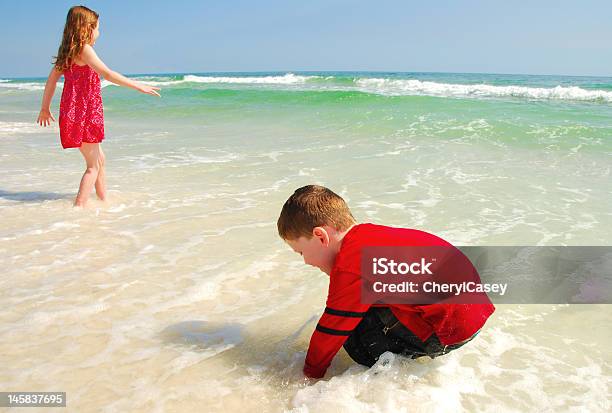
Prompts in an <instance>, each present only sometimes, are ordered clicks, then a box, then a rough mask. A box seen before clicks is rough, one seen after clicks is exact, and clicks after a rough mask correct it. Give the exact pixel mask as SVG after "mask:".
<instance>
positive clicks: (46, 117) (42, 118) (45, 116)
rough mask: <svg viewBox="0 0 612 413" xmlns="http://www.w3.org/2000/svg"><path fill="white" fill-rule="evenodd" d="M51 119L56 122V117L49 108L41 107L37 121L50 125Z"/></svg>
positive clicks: (41, 124) (40, 123)
mask: <svg viewBox="0 0 612 413" xmlns="http://www.w3.org/2000/svg"><path fill="white" fill-rule="evenodd" d="M51 121H53V122H55V118H54V117H53V114H52V113H51V111H50V110H49V109H41V110H40V113H39V114H38V119H36V123H38V124H39V125H40V126H45V127H47V126H49V125H51Z"/></svg>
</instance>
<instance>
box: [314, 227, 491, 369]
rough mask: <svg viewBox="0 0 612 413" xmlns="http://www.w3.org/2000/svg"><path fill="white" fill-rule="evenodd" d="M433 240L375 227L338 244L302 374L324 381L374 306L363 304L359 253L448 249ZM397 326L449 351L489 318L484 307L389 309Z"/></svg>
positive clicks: (420, 233) (416, 233)
mask: <svg viewBox="0 0 612 413" xmlns="http://www.w3.org/2000/svg"><path fill="white" fill-rule="evenodd" d="M450 245H451V244H450V243H448V242H446V241H444V240H443V239H442V238H439V237H437V236H435V235H432V234H429V233H427V232H423V231H418V230H414V229H405V228H392V227H387V226H382V225H374V224H360V225H355V226H354V227H353V228H352V229H351V230H350V231H349V232H348V233H347V234H346V235H345V237H344V239H343V240H342V246H341V247H340V251H339V252H338V255H337V256H336V259H335V261H334V267H333V269H332V272H331V274H330V280H329V292H328V295H327V302H326V307H325V312H324V313H323V315H322V316H321V318H320V319H319V322H318V323H317V327H316V329H315V331H314V332H313V334H312V337H311V338H310V346H309V347H308V354H307V355H306V362H305V364H304V374H305V375H306V376H308V377H312V378H320V377H323V376H324V375H325V371H326V370H327V368H328V367H329V365H330V363H331V361H332V359H333V358H334V356H335V355H336V353H337V352H338V350H340V347H342V345H343V344H344V342H345V341H346V340H347V338H348V337H349V335H350V334H351V332H352V331H353V329H355V327H357V325H358V324H359V322H360V321H361V319H362V318H363V316H364V315H365V313H366V312H367V311H368V309H369V308H370V307H371V306H372V305H371V304H362V303H361V280H360V273H361V249H362V247H365V246H450ZM385 306H387V307H389V308H390V309H391V311H392V312H393V314H395V316H396V317H397V319H398V320H400V322H401V323H402V324H403V325H404V326H406V327H407V328H408V329H409V330H410V331H412V332H413V333H414V334H415V335H416V336H418V337H419V338H420V339H421V340H422V341H425V340H427V339H428V338H429V336H431V335H432V334H433V333H436V335H437V336H438V338H439V339H440V342H441V343H442V344H444V345H451V344H455V343H458V342H461V341H463V340H466V339H468V338H470V337H471V336H472V335H473V334H474V333H476V332H477V331H478V330H479V329H480V328H481V327H482V326H483V325H484V323H485V321H486V320H487V318H488V317H489V316H490V315H491V314H493V311H495V307H494V306H493V304H491V303H490V302H489V303H488V304H429V305H409V304H388V305H385Z"/></svg>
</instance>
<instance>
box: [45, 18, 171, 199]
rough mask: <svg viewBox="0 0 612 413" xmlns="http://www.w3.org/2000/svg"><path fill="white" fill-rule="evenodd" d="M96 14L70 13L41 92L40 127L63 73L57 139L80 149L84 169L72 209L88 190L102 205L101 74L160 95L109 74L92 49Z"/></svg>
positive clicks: (49, 117)
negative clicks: (83, 159) (43, 89)
mask: <svg viewBox="0 0 612 413" xmlns="http://www.w3.org/2000/svg"><path fill="white" fill-rule="evenodd" d="M99 27H100V24H99V21H98V13H96V12H95V11H93V10H90V9H88V8H87V7H84V6H75V7H72V8H71V9H70V10H69V11H68V16H67V17H66V26H65V27H64V36H63V39H62V43H61V44H60V47H59V50H58V52H57V57H56V58H55V63H54V66H53V69H51V73H49V78H48V79H47V84H46V85H45V92H44V94H43V100H42V106H41V109H40V114H39V115H38V120H37V122H38V124H39V125H41V126H45V127H46V126H48V125H50V124H51V121H52V120H53V121H55V118H54V117H53V115H52V114H51V99H52V98H53V94H54V93H55V86H56V83H57V81H58V79H59V78H60V77H61V76H62V75H64V90H63V91H62V99H61V102H60V115H59V126H60V138H61V142H62V147H63V148H64V149H66V148H79V150H80V151H81V153H82V154H83V157H84V158H85V164H86V165H87V167H86V169H85V173H84V174H83V178H81V185H80V186H79V192H78V194H77V196H76V199H75V201H74V206H78V207H83V206H85V204H86V202H87V199H88V198H89V194H90V193H91V189H92V187H93V186H94V185H95V187H96V194H97V195H98V198H99V199H100V200H102V201H104V200H105V198H106V184H105V173H104V152H102V147H101V146H100V142H102V140H103V139H104V113H103V108H102V96H101V93H100V76H102V77H104V79H106V80H108V81H109V82H112V83H114V84H116V85H119V86H125V87H131V88H133V89H136V90H137V91H139V92H142V93H146V94H149V95H155V96H159V93H158V92H157V91H158V90H160V89H159V88H157V87H152V86H147V85H144V84H142V83H139V82H135V81H133V80H131V79H128V78H127V77H125V76H123V75H121V74H119V73H117V72H114V71H112V70H110V69H109V68H108V67H106V65H105V64H104V62H102V60H100V59H99V58H98V56H97V55H96V52H95V51H94V49H93V47H92V46H93V45H94V44H95V42H96V40H97V39H98V36H99V35H100V31H99Z"/></svg>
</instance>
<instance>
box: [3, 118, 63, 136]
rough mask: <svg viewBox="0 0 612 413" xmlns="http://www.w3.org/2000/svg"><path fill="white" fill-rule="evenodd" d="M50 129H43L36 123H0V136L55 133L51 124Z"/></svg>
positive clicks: (54, 128) (54, 127)
mask: <svg viewBox="0 0 612 413" xmlns="http://www.w3.org/2000/svg"><path fill="white" fill-rule="evenodd" d="M52 125H53V126H51V129H49V128H43V127H41V126H40V125H38V124H37V123H36V122H34V121H32V122H3V121H0V136H2V135H21V134H30V133H48V132H49V131H51V132H55V130H56V126H55V125H54V124H52Z"/></svg>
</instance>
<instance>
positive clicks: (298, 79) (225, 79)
mask: <svg viewBox="0 0 612 413" xmlns="http://www.w3.org/2000/svg"><path fill="white" fill-rule="evenodd" d="M316 78H318V76H300V75H295V74H293V73H287V74H285V75H283V76H261V77H259V76H252V77H251V76H249V77H234V76H196V75H187V76H185V78H184V80H185V82H194V83H247V84H248V83H253V84H281V85H291V84H297V83H305V82H306V81H307V80H310V79H316Z"/></svg>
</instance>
